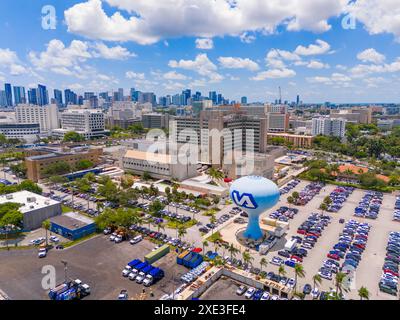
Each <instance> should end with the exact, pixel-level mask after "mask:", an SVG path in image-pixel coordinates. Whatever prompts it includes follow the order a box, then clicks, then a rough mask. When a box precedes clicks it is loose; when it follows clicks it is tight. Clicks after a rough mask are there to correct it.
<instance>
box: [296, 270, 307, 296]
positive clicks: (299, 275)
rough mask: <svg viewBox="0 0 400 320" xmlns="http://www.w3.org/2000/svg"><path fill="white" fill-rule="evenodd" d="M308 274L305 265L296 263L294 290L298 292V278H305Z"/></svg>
mask: <svg viewBox="0 0 400 320" xmlns="http://www.w3.org/2000/svg"><path fill="white" fill-rule="evenodd" d="M305 275H306V272H305V271H304V267H303V265H301V264H299V263H296V265H295V266H294V279H295V281H296V285H295V288H294V291H295V292H297V279H298V278H304V277H305Z"/></svg>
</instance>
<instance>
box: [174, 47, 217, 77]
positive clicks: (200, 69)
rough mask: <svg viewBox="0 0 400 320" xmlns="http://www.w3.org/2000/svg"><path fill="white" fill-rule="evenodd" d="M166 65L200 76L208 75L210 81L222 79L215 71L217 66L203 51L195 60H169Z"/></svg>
mask: <svg viewBox="0 0 400 320" xmlns="http://www.w3.org/2000/svg"><path fill="white" fill-rule="evenodd" d="M168 66H169V67H171V68H180V69H185V70H191V71H194V72H197V73H198V74H199V75H201V76H204V77H208V78H209V80H210V82H220V81H222V80H223V79H224V77H223V76H222V75H220V74H219V73H218V72H217V70H218V68H217V66H216V65H215V64H214V63H212V62H211V61H210V59H208V56H207V54H205V53H202V54H199V55H197V56H196V58H195V60H179V61H176V60H171V61H169V63H168Z"/></svg>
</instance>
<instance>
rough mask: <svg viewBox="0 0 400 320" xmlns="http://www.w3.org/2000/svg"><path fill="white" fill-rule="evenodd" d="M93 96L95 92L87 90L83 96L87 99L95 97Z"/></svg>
mask: <svg viewBox="0 0 400 320" xmlns="http://www.w3.org/2000/svg"><path fill="white" fill-rule="evenodd" d="M93 96H94V92H85V93H84V94H83V97H84V99H85V100H90V98H91V97H93Z"/></svg>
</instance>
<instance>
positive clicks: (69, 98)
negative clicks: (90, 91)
mask: <svg viewBox="0 0 400 320" xmlns="http://www.w3.org/2000/svg"><path fill="white" fill-rule="evenodd" d="M64 97H65V105H69V104H77V103H78V97H77V96H76V94H75V93H74V92H73V91H72V90H70V89H65V90H64Z"/></svg>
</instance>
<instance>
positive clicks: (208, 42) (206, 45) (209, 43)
mask: <svg viewBox="0 0 400 320" xmlns="http://www.w3.org/2000/svg"><path fill="white" fill-rule="evenodd" d="M196 48H197V49H203V50H210V49H212V48H214V42H213V40H212V39H208V38H203V39H196Z"/></svg>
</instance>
